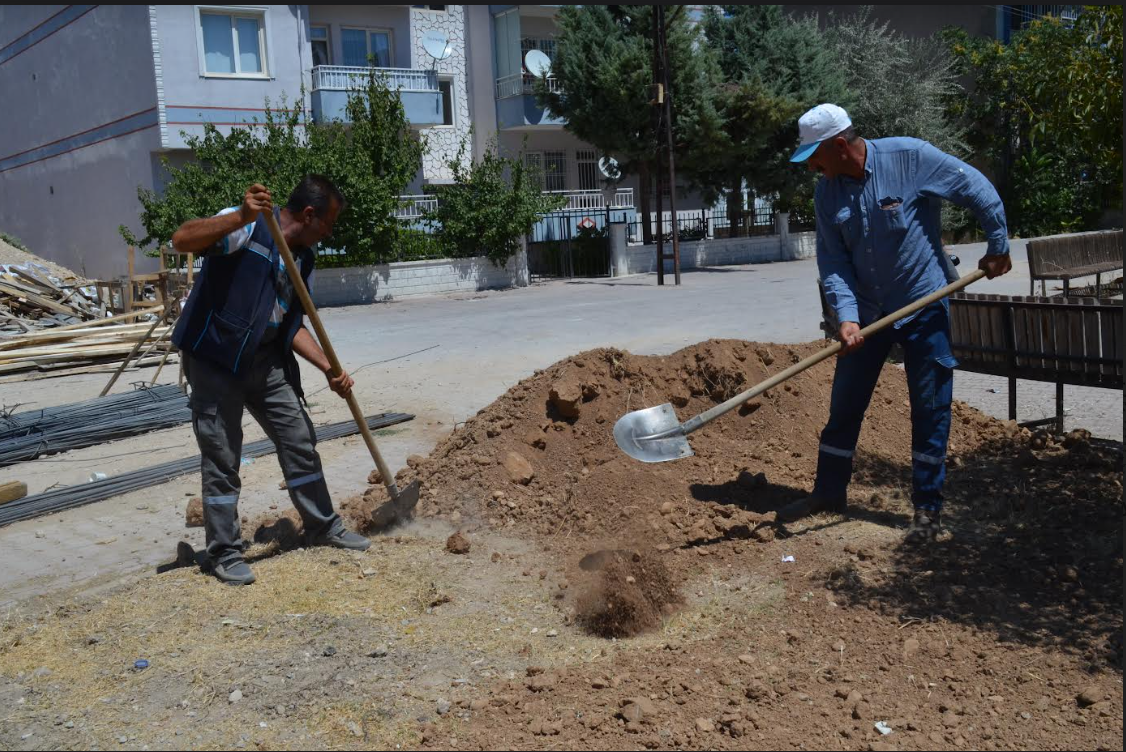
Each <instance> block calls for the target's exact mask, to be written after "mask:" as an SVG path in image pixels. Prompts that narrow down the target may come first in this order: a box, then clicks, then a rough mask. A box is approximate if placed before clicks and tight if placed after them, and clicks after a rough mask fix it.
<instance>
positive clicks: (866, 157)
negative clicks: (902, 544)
mask: <svg viewBox="0 0 1126 752" xmlns="http://www.w3.org/2000/svg"><path fill="white" fill-rule="evenodd" d="M799 130H800V132H801V146H800V147H799V148H798V150H797V151H796V152H795V153H794V155H793V157H792V158H791V161H792V162H799V163H800V162H805V163H806V164H807V166H808V167H809V169H810V170H811V171H816V172H819V173H821V175H822V176H823V179H822V180H820V181H819V182H818V184H817V189H816V193H815V196H814V201H815V207H816V215H817V266H818V270H819V271H820V274H821V279H822V282H823V284H824V287H825V297H826V299H827V300H828V302H829V305H831V306H832V308H833V310H834V312H835V313H836V315H837V320H838V321H840V322H841V323H840V332H839V337H840V340H841V342H842V343H843V344H844V348H843V349H842V351H841V353H840V354H841V356H842V357H840V359H839V360H838V361H837V370H836V375H835V377H834V379H833V393H832V400H831V404H830V409H829V422H828V425H826V426H825V430H824V431H823V432H822V433H821V447H820V451H819V453H818V457H817V480H816V482H815V483H814V487H813V494H812V496H810V497H808V498H806V499H802V500H800V501H797V502H794V503H793V504H791V505H789V506H787V507H785V508H784V509H782V510H781V511H780V512H779V515H778V517H779V519H780V520H781V521H783V522H790V521H793V520H796V519H799V518H801V517H803V516H805V515H809V514H813V513H816V512H825V511H829V512H837V513H844V512H845V509H846V504H847V495H846V492H847V489H848V484H849V481H850V479H851V478H852V458H853V454H854V452H855V450H856V442H857V438H858V437H859V435H860V424H861V422H862V421H863V420H864V413H865V411H866V410H867V409H868V403H869V401H870V400H871V398H872V391H873V389H875V386H876V380H877V379H878V378H879V375H880V369H881V368H882V367H883V364H884V361H885V360H886V359H887V356H888V352H889V350H890V348H891V346H892V344H893V343H896V342H898V343H900V344H901V345H902V346H903V350H904V354H905V360H906V367H907V386H908V390H909V392H910V395H911V433H912V440H911V449H912V452H911V457H912V476H913V493H912V502H913V504H914V507H915V514H914V519H913V521H912V524H911V528H910V530H909V531H908V533H907V540H909V541H913V542H925V541H930V540H934V538H935V537H936V535H937V534H938V532H939V516H940V514H941V511H942V501H943V499H942V485H943V481H944V479H945V476H946V444H947V439H948V437H949V435H950V404H951V400H952V393H953V369H954V367H955V366H956V365H957V361H956V360H955V359H954V357H953V355H952V352H951V348H950V320H949V304H948V302H947V301H946V299H945V298H943V299H941V300H939V301H937V302H934V303H930V304H929V305H927V306H926V307H925V308H923V309H922V310H920V311H918V312H916V313H914V314H911V315H909V316H906V317H904V318H901V319H899V320H898V321H896V322H895V324H894V325H893V326H892V327H891V328H889V329H884V330H882V331H879V332H878V333H876V334H873V335H872V336H870V337H868V338H867V340H866V339H865V337H863V336H861V333H860V330H861V327H862V326H865V325H867V324H871V323H872V322H873V321H875V320H876V319H879V318H880V317H882V316H884V315H887V314H889V313H891V312H893V311H895V310H896V309H899V308H901V307H904V306H906V305H907V304H909V303H912V302H913V301H916V300H919V299H921V298H924V297H926V296H927V295H929V294H931V293H934V292H935V291H937V290H939V289H940V288H942V287H943V285H945V284H946V282H947V281H948V280H949V281H953V280H951V279H950V277H951V272H952V275H953V277H954V279H956V278H957V273H956V272H953V270H952V267H949V266H948V265H947V264H946V259H945V253H944V251H943V249H942V239H941V234H942V225H941V220H940V203H941V199H946V200H948V201H951V202H953V203H955V204H957V205H958V206H962V207H966V208H969V209H971V210H972V211H973V212H974V215H975V216H976V217H977V220H978V222H979V223H980V224H981V227H982V228H983V229H984V230H985V235H986V238H987V241H988V248H987V250H986V255H985V256H984V257H983V258H982V259H981V262H980V264H979V268H980V269H981V270H982V271H984V272H985V275H986V276H987V277H989V278H990V279H992V278H994V277H997V276H999V275H1002V274H1004V273H1006V272H1007V271H1009V270H1010V269H1011V268H1012V262H1011V261H1010V259H1009V241H1008V232H1007V229H1006V223H1005V210H1004V207H1003V206H1002V204H1001V199H1000V197H999V196H998V195H997V191H996V190H995V189H994V188H993V186H992V185H991V184H990V183H989V181H988V180H986V179H985V177H984V176H983V175H982V174H981V173H980V172H978V171H977V170H975V169H974V168H973V167H970V166H969V165H968V164H966V163H964V162H962V161H960V160H958V159H956V158H954V157H952V156H950V155H949V154H945V153H943V152H941V151H939V150H938V149H936V148H935V147H933V146H931V145H930V144H929V143H927V142H925V141H920V140H918V139H914V138H882V139H875V140H865V139H863V138H860V137H859V136H858V135H857V134H856V132H855V130H854V129H853V127H852V121H851V120H850V119H849V117H848V113H846V112H845V111H844V110H843V109H841V108H840V107H838V106H836V105H833V104H822V105H818V106H817V107H814V108H813V109H811V110H810V111H809V112H807V113H805V114H804V115H802V117H801V119H800V121H799Z"/></svg>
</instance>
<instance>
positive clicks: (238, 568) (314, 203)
mask: <svg viewBox="0 0 1126 752" xmlns="http://www.w3.org/2000/svg"><path fill="white" fill-rule="evenodd" d="M343 208H344V198H343V196H341V195H340V192H339V191H338V190H337V189H336V188H335V187H334V186H333V185H332V183H331V182H329V180H328V179H326V178H324V177H321V176H319V175H307V176H306V177H305V178H303V179H302V180H301V182H300V183H299V184H298V186H297V187H296V188H295V189H294V190H293V193H291V194H290V196H289V201H288V202H287V203H286V205H285V208H283V209H281V211H280V212H278V213H277V215H276V217H277V222H278V224H279V225H280V228H281V233H282V236H283V237H284V239H285V241H286V243H287V244H288V245H290V246H292V247H293V248H294V249H295V251H296V253H295V254H294V255H295V256H296V259H297V262H298V264H299V267H300V272H301V276H302V278H303V279H304V281H305V282H306V284H307V283H308V279H309V275H310V273H311V272H312V271H313V262H314V254H313V252H312V250H311V249H312V247H313V246H315V245H316V244H317V243H319V242H321V241H322V240H325V239H326V238H328V237H331V235H332V228H333V224H334V223H335V222H336V218H337V216H338V215H339V213H340V212H341V210H343ZM273 211H274V207H273V202H272V199H271V196H270V193H269V191H267V190H266V188H265V187H263V186H261V185H257V184H256V185H253V186H251V187H250V188H249V189H247V191H246V195H245V197H244V199H243V202H242V205H241V206H239V207H236V208H231V209H226V210H224V211H222V212H220V213H219V214H217V215H216V216H214V217H208V218H204V219H195V220H192V221H190V222H185V223H184V224H183V225H182V226H181V227H180V229H179V230H177V231H176V233H175V234H174V235H173V236H172V245H173V247H174V249H175V252H176V253H194V254H196V255H197V256H204V257H205V260H204V263H203V270H202V271H201V273H200V274H199V276H197V277H196V281H195V286H194V287H193V288H192V292H191V295H190V297H189V298H188V302H187V304H186V305H185V307H184V311H183V313H182V314H181V316H180V319H179V321H178V322H177V324H176V329H175V331H174V332H173V335H172V341H173V342H174V343H175V345H176V347H178V348H179V349H180V352H181V354H182V356H181V357H182V358H183V361H184V373H185V375H186V377H187V379H188V383H189V384H190V385H191V390H192V391H191V399H190V404H191V408H192V427H193V428H194V429H195V435H196V441H197V442H198V443H199V450H200V454H201V456H202V473H203V518H204V526H205V529H206V536H207V537H206V540H207V556H208V559H209V562H210V565H211V570H212V572H213V573H214V574H215V576H216V577H217V578H218V579H219V580H221V581H222V582H225V583H228V584H232V585H249V584H250V583H252V582H254V573H253V572H251V571H250V567H249V566H248V565H247V563H246V562H245V561H244V560H243V551H244V550H245V548H246V543H245V542H244V541H243V540H242V538H241V531H240V525H239V514H238V499H239V491H240V489H241V486H242V484H241V481H240V480H239V464H240V460H241V453H242V413H243V408H244V407H245V408H247V409H249V410H250V414H251V415H253V416H254V418H255V419H256V420H257V421H258V423H259V424H260V425H261V426H262V428H263V429H264V430H265V431H266V434H267V435H268V436H269V437H270V439H272V440H273V442H274V444H275V445H276V446H277V449H278V461H279V462H280V463H281V467H282V471H283V472H284V473H285V478H286V487H287V488H288V490H289V496H290V498H291V499H292V500H293V505H294V506H295V507H296V508H297V511H298V512H299V513H300V515H301V519H302V521H303V523H304V528H305V534H306V538H307V540H308V541H309V543H311V544H315V545H326V546H334V547H337V548H347V549H352V550H356V551H363V550H365V549H367V548H368V546H370V545H371V542H370V541H368V539H367V538H364V537H362V536H360V535H357V534H355V533H352V532H349V531H347V530H345V529H344V522H343V520H341V519H340V516H339V515H338V514H337V513H336V512H335V511H334V510H333V507H332V499H331V497H330V496H329V493H328V486H327V484H326V483H325V478H324V472H323V470H322V468H321V459H320V456H319V455H318V454H317V451H316V449H315V448H314V443H315V434H314V431H313V424H312V422H311V421H310V420H309V416H308V415H307V414H306V412H305V410H304V409H303V408H302V406H301V399H302V395H303V393H302V391H301V381H300V371H299V369H298V366H297V361H296V359H295V358H294V357H293V354H294V353H297V354H298V355H300V356H301V357H302V358H304V359H305V360H307V361H309V362H310V363H312V364H313V365H314V366H316V367H317V368H319V369H320V370H321V371H322V372H323V373H324V374H325V376H326V378H327V379H328V384H329V386H330V387H331V388H332V391H334V392H336V393H337V394H338V395H340V396H341V397H344V398H350V393H351V389H352V386H353V381H352V378H351V377H350V376H349V375H348V374H347V373H345V372H343V371H340V372H339V375H336V376H334V375H333V370H334V369H333V368H332V367H331V364H330V362H329V359H328V358H327V357H326V356H325V353H324V351H323V350H322V349H321V347H320V345H318V344H317V341H316V340H315V339H314V338H313V336H312V335H311V334H310V333H309V331H308V330H307V329H305V327H304V322H303V317H304V315H305V313H307V312H306V311H304V310H303V306H302V304H301V301H300V300H299V299H298V298H297V297H296V296H295V295H294V285H293V283H292V282H291V280H290V278H289V276H288V275H287V273H286V267H285V264H284V262H283V259H282V257H281V255H280V254H279V249H278V248H277V247H276V246H275V243H274V240H273V237H272V235H271V232H270V229H269V227H268V222H267V221H266V213H269V212H273ZM337 370H338V369H337Z"/></svg>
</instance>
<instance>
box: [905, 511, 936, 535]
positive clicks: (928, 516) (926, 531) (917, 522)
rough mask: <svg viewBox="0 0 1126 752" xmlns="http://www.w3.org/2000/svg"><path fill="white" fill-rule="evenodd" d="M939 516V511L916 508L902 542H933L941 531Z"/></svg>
mask: <svg viewBox="0 0 1126 752" xmlns="http://www.w3.org/2000/svg"><path fill="white" fill-rule="evenodd" d="M939 516H940V513H939V512H932V511H929V510H926V509H916V510H915V518H914V519H913V520H911V527H910V528H908V529H907V537H906V538H904V542H906V543H912V544H923V543H933V542H934V541H935V540H936V539H937V538H938V534H939V533H940V532H941V531H942V526H941V525H940V524H939V522H938V518H939Z"/></svg>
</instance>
